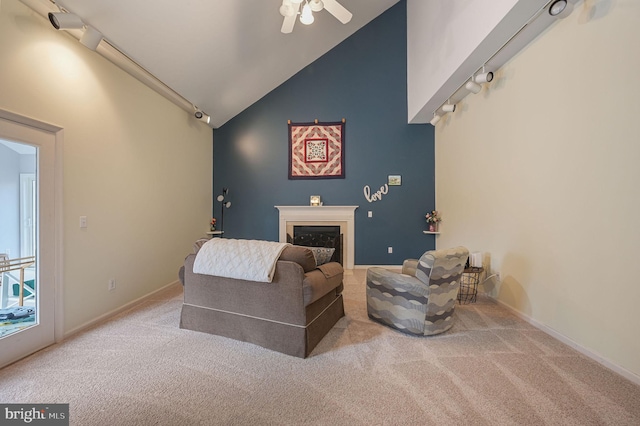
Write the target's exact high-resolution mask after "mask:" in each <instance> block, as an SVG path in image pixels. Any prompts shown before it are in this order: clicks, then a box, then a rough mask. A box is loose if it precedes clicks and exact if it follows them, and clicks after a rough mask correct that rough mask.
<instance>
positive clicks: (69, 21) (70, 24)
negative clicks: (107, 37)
mask: <svg viewBox="0 0 640 426" xmlns="http://www.w3.org/2000/svg"><path fill="white" fill-rule="evenodd" d="M49 21H50V22H51V25H53V28H55V29H56V30H76V29H80V28H84V22H82V19H80V17H79V16H78V15H74V14H73V13H62V12H57V13H52V12H49Z"/></svg>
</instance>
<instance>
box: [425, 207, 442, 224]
mask: <svg viewBox="0 0 640 426" xmlns="http://www.w3.org/2000/svg"><path fill="white" fill-rule="evenodd" d="M425 218H427V223H438V222H440V221H442V217H441V216H440V213H438V211H437V210H432V211H430V212H429V213H427V214H426V215H425Z"/></svg>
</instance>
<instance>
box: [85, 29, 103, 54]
mask: <svg viewBox="0 0 640 426" xmlns="http://www.w3.org/2000/svg"><path fill="white" fill-rule="evenodd" d="M101 41H102V33H101V32H100V31H98V30H96V29H95V28H93V27H90V26H88V25H87V28H85V30H84V34H82V37H80V43H82V44H83V45H85V46H86V47H88V48H89V49H91V50H96V49H97V48H98V45H99V44H100V42H101Z"/></svg>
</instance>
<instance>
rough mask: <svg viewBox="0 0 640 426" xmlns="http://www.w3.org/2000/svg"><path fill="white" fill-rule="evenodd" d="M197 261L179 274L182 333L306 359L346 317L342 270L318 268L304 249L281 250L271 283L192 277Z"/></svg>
mask: <svg viewBox="0 0 640 426" xmlns="http://www.w3.org/2000/svg"><path fill="white" fill-rule="evenodd" d="M195 257H196V254H191V255H189V256H187V258H186V259H185V263H184V267H183V268H184V269H183V270H181V271H180V275H181V279H182V281H183V284H184V303H183V305H182V312H181V316H180V328H184V329H188V330H195V331H201V332H205V333H210V334H217V335H220V336H224V337H230V338H232V339H236V340H241V341H244V342H249V343H254V344H256V345H260V346H262V347H264V348H268V349H272V350H274V351H278V352H282V353H285V354H288V355H293V356H297V357H300V358H306V357H307V356H308V355H309V354H310V353H311V351H312V350H313V348H315V347H316V345H317V344H318V343H319V342H320V340H322V338H323V337H324V336H325V335H326V334H327V333H328V332H329V330H331V328H332V327H333V326H334V324H335V323H336V322H337V321H338V320H339V319H340V318H341V317H343V316H344V304H343V300H342V289H343V283H342V278H343V274H344V270H343V268H342V265H340V264H339V263H336V262H330V263H327V264H324V265H320V266H318V267H316V261H315V258H314V256H313V253H312V252H311V251H310V250H309V249H307V248H305V247H301V246H288V247H286V248H285V249H284V250H283V252H282V254H281V255H280V258H279V259H278V261H277V264H276V269H275V274H274V277H273V281H272V282H270V283H265V282H255V281H245V280H238V279H233V278H224V277H218V276H212V275H203V274H196V273H194V272H193V264H194V261H195Z"/></svg>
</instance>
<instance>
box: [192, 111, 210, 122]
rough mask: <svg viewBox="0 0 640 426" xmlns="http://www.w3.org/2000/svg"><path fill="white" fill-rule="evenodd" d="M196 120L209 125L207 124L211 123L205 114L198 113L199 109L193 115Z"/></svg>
mask: <svg viewBox="0 0 640 426" xmlns="http://www.w3.org/2000/svg"><path fill="white" fill-rule="evenodd" d="M193 115H194V116H195V117H196V118H197V119H198V120H200V121H203V122H205V123H207V124H209V122H210V121H211V117H210V116H209V115H207V114H205V113H204V112H202V111H200V110H199V109H197V110H196V112H195V113H194V114H193Z"/></svg>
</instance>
